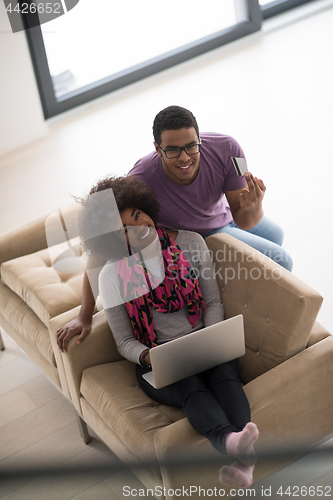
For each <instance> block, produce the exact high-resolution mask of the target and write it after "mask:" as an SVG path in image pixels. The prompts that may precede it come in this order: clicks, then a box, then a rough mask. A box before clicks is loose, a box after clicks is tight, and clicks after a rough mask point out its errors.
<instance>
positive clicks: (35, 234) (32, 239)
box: [0, 202, 79, 265]
mask: <svg viewBox="0 0 333 500" xmlns="http://www.w3.org/2000/svg"><path fill="white" fill-rule="evenodd" d="M78 210H79V206H78V203H76V202H71V203H69V204H68V205H65V206H64V207H61V211H62V214H63V217H65V219H66V221H67V225H69V223H70V221H71V220H72V219H73V221H76V219H77V213H78ZM49 215H50V214H46V215H44V216H43V217H40V218H39V219H36V220H33V221H31V222H29V223H28V224H24V225H23V226H20V227H18V228H16V229H14V230H12V231H9V232H8V233H5V234H2V235H1V236H0V265H1V264H2V263H3V262H6V261H7V260H11V259H16V258H17V257H22V256H23V255H29V254H31V253H35V252H38V251H40V250H43V249H44V248H47V240H46V232H45V221H46V219H47V218H48V217H49ZM71 229H72V227H71ZM75 236H77V234H72V235H71V238H72V237H75Z"/></svg>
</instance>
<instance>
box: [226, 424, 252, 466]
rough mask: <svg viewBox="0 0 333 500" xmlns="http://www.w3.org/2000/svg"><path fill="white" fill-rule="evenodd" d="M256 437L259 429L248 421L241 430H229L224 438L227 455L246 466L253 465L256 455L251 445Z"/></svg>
mask: <svg viewBox="0 0 333 500" xmlns="http://www.w3.org/2000/svg"><path fill="white" fill-rule="evenodd" d="M258 437H259V431H258V428H257V426H256V424H254V423H253V422H248V423H247V424H246V426H245V427H244V429H243V430H242V431H241V432H229V434H228V435H227V437H226V440H225V446H226V450H227V453H228V455H230V456H231V457H234V458H236V459H237V460H238V461H239V462H241V463H242V464H243V465H245V466H246V467H249V466H251V465H254V464H255V463H256V461H257V457H256V454H255V451H254V446H253V445H254V443H255V441H256V440H257V439H258Z"/></svg>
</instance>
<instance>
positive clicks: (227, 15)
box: [26, 0, 261, 118]
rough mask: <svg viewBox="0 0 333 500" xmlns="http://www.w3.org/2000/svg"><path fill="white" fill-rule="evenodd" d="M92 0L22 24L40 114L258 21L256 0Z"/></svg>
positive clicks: (200, 48)
mask: <svg viewBox="0 0 333 500" xmlns="http://www.w3.org/2000/svg"><path fill="white" fill-rule="evenodd" d="M203 5H204V7H203ZM94 6H98V9H97V8H95V9H92V2H91V1H89V0H80V2H79V3H78V4H77V5H76V7H75V8H74V9H72V10H71V11H70V12H68V13H66V14H64V15H62V16H60V17H58V18H56V19H54V20H52V21H49V22H48V23H45V24H42V25H41V26H40V27H39V26H37V27H32V28H30V29H28V30H27V31H26V33H27V37H28V43H29V47H30V51H31V54H32V59H33V63H34V68H35V73H36V78H37V83H38V87H39V92H40V95H41V100H42V105H43V109H44V115H45V117H46V118H49V117H51V116H54V115H56V114H58V113H61V112H63V111H66V110H68V109H70V108H73V107H75V106H77V105H79V104H83V103H84V102H87V101H89V100H91V99H94V98H96V97H100V96H102V95H104V94H106V93H108V92H111V91H113V90H116V89H119V88H120V87H123V86H125V85H128V84H130V83H133V82H135V81H138V80H140V79H142V78H145V77H147V76H150V75H152V74H154V73H156V72H158V71H161V70H163V69H166V68H169V67H171V66H173V65H176V64H178V63H181V62H183V61H186V60H188V59H190V58H192V57H195V56H197V55H200V54H203V53H204V52H207V51H209V50H212V49H214V48H216V47H219V46H221V45H223V44H226V43H228V42H230V41H232V40H235V39H237V38H240V37H242V36H245V35H247V34H249V33H252V32H254V31H256V30H258V29H260V22H261V19H260V11H259V9H258V3H257V0H223V1H221V0H206V2H205V3H204V4H203V3H202V1H200V0H182V1H181V2H179V0H170V1H169V2H168V3H164V2H156V1H155V0H142V1H141V2H137V1H136V0H128V1H127V2H123V3H121V2H110V0H99V1H98V2H94Z"/></svg>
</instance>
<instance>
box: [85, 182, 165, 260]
mask: <svg viewBox="0 0 333 500" xmlns="http://www.w3.org/2000/svg"><path fill="white" fill-rule="evenodd" d="M101 191H105V192H104V193H103V195H102V196H96V195H95V193H98V192H101ZM113 196H114V198H113ZM114 199H115V200H116V203H117V207H118V212H115V209H114ZM82 205H83V209H82V210H81V212H80V214H79V221H78V222H79V234H80V237H81V241H82V245H83V247H84V248H85V250H86V252H87V253H88V255H96V256H102V257H104V258H106V259H110V258H113V259H119V258H121V257H123V256H125V255H126V250H127V247H125V245H124V243H123V242H122V241H121V240H120V239H119V238H118V237H117V236H116V235H115V233H114V227H115V224H117V221H119V213H121V212H122V211H123V210H125V209H126V208H137V209H139V210H142V211H143V212H145V213H146V214H147V215H149V217H150V218H151V219H152V220H153V221H154V223H155V224H156V222H157V221H158V216H159V208H160V207H159V203H158V201H157V200H156V198H155V195H154V194H153V192H152V191H151V190H150V189H149V188H148V187H147V186H146V184H145V183H144V182H143V181H141V180H140V179H139V178H137V177H136V176H134V175H132V176H129V177H106V178H105V179H102V180H101V181H99V182H98V183H97V184H96V185H94V186H93V187H92V188H91V190H90V193H89V195H88V196H87V198H86V199H85V200H83V201H82ZM111 228H113V230H112V229H111ZM118 229H119V226H118Z"/></svg>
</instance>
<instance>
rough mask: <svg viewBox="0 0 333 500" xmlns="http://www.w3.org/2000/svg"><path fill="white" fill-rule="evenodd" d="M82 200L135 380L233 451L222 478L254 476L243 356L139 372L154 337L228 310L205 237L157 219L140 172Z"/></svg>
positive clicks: (168, 336)
mask: <svg viewBox="0 0 333 500" xmlns="http://www.w3.org/2000/svg"><path fill="white" fill-rule="evenodd" d="M115 202H116V204H117V210H115ZM83 205H84V208H83V210H82V212H81V214H80V221H79V227H80V234H81V238H82V241H83V244H84V246H85V248H86V250H87V253H88V254H91V255H97V256H99V257H101V258H102V259H104V261H107V264H106V265H105V266H104V268H103V270H102V272H101V274H100V277H99V290H100V295H101V298H102V302H103V306H104V309H105V313H106V317H107V319H108V322H109V324H110V328H111V330H112V333H113V335H114V338H115V341H116V344H117V348H118V351H119V352H120V354H122V355H123V356H124V357H125V358H127V359H129V360H130V361H133V362H134V363H136V364H137V366H136V375H137V378H138V382H139V384H140V386H141V387H142V389H143V390H144V392H145V393H146V394H147V395H148V396H149V397H151V398H152V399H154V400H155V401H157V402H159V403H161V404H165V405H170V406H179V407H182V408H184V411H185V413H186V415H187V417H188V419H189V421H190V423H191V424H192V426H193V427H194V428H195V429H196V430H197V431H198V432H200V433H201V434H202V435H204V436H205V437H207V438H208V439H209V441H210V442H211V444H212V445H213V446H214V447H215V448H216V449H217V450H218V451H219V452H221V453H224V454H225V453H227V454H229V455H230V456H231V457H232V458H233V463H232V465H231V466H223V467H222V468H221V470H220V480H221V482H222V483H224V484H229V485H236V486H241V487H247V486H250V485H251V484H252V476H253V469H254V463H255V461H256V457H255V453H254V448H253V445H254V442H255V441H256V439H257V438H258V435H259V432H258V429H257V427H256V425H255V424H254V423H252V422H251V421H250V420H251V415H250V408H249V404H248V401H247V399H246V396H245V394H244V392H243V390H242V387H241V383H240V381H239V378H238V361H237V360H233V361H231V362H229V363H224V364H222V365H220V366H217V367H215V368H212V369H210V370H207V371H205V372H202V373H200V374H198V375H195V376H192V377H188V378H186V379H184V380H181V381H179V382H176V383H174V384H171V385H168V386H167V387H164V388H161V389H155V388H153V387H152V386H151V385H150V384H149V383H148V382H146V381H145V380H144V379H143V378H142V376H143V375H144V374H145V373H147V372H148V371H150V370H151V367H150V349H152V348H154V346H155V345H157V344H160V343H163V342H167V341H169V340H172V339H175V338H178V337H180V336H183V335H186V334H187V333H190V332H193V331H195V330H198V329H200V328H203V327H206V326H209V325H212V324H215V323H217V322H219V321H222V320H223V319H224V309H223V305H222V303H221V300H220V294H219V290H218V286H217V283H216V280H215V277H214V270H213V265H212V262H211V259H210V253H209V251H208V249H207V246H206V244H205V242H204V240H203V238H202V237H201V236H200V235H199V234H197V233H193V232H190V231H183V230H179V231H176V230H172V231H169V230H168V231H166V230H164V229H163V228H159V227H158V226H156V225H155V223H156V221H157V220H158V209H159V207H158V204H157V201H156V199H155V197H154V195H153V194H152V193H151V192H150V191H149V189H148V188H147V187H146V186H145V184H144V183H142V182H141V181H139V180H138V179H136V178H135V177H134V176H130V177H120V178H117V179H115V178H112V177H111V178H107V179H104V180H103V181H101V182H99V183H98V184H97V185H96V186H94V187H93V188H92V190H91V191H90V195H89V196H88V198H87V199H86V200H85V201H84V203H83ZM119 214H120V218H119ZM164 274H165V276H164ZM198 355H199V353H198Z"/></svg>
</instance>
